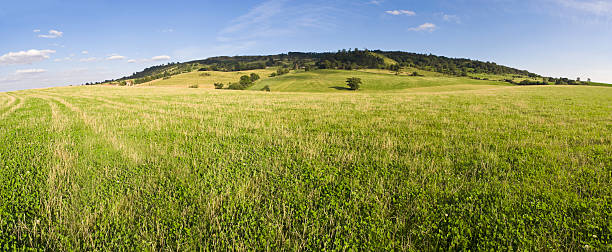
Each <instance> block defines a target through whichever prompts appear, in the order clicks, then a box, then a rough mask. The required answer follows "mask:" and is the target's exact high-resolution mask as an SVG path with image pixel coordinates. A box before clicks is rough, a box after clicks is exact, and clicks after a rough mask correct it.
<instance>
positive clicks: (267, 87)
mask: <svg viewBox="0 0 612 252" xmlns="http://www.w3.org/2000/svg"><path fill="white" fill-rule="evenodd" d="M261 91H266V92H270V86H268V85H266V86H264V87H263V88H262V89H261Z"/></svg>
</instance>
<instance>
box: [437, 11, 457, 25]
mask: <svg viewBox="0 0 612 252" xmlns="http://www.w3.org/2000/svg"><path fill="white" fill-rule="evenodd" d="M441 15H442V20H444V21H446V22H452V23H457V24H460V23H461V18H460V17H459V16H457V15H449V14H444V13H442V14H441Z"/></svg>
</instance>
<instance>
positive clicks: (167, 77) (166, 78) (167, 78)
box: [164, 76, 172, 80]
mask: <svg viewBox="0 0 612 252" xmlns="http://www.w3.org/2000/svg"><path fill="white" fill-rule="evenodd" d="M170 78H172V77H170V76H166V77H164V80H169V79H170Z"/></svg>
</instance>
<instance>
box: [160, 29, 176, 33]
mask: <svg viewBox="0 0 612 252" xmlns="http://www.w3.org/2000/svg"><path fill="white" fill-rule="evenodd" d="M161 32H163V33H170V32H174V29H172V28H169V29H163V30H161Z"/></svg>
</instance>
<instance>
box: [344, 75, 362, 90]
mask: <svg viewBox="0 0 612 252" xmlns="http://www.w3.org/2000/svg"><path fill="white" fill-rule="evenodd" d="M346 84H347V85H348V86H349V88H350V89H351V90H357V89H359V87H361V84H362V82H361V79H360V78H356V77H352V78H348V79H346Z"/></svg>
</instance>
